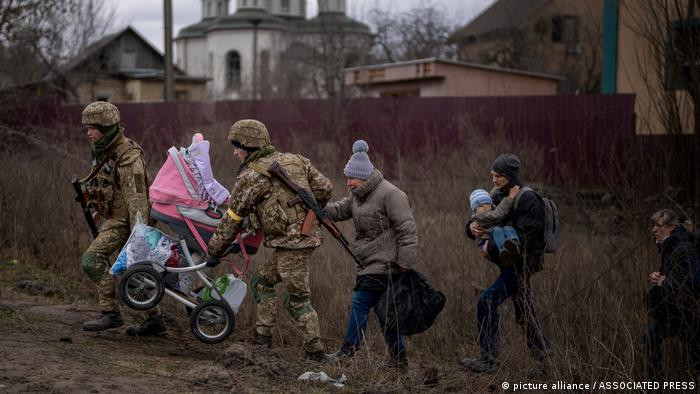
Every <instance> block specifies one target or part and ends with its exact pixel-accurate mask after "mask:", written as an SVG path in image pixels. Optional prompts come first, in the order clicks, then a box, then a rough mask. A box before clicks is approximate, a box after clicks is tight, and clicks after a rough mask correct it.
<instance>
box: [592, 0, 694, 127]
mask: <svg viewBox="0 0 700 394" xmlns="http://www.w3.org/2000/svg"><path fill="white" fill-rule="evenodd" d="M689 1H690V0H678V5H679V6H678V7H676V5H677V4H675V3H674V2H664V1H649V2H643V3H642V2H639V1H636V0H620V1H619V6H615V4H607V3H606V9H605V12H606V14H605V18H606V25H605V45H606V48H610V49H609V50H606V52H605V58H604V65H603V67H604V69H603V92H604V93H633V94H635V95H636V100H635V113H636V130H637V133H639V134H659V133H692V130H693V128H694V123H693V119H694V114H693V111H694V105H693V101H692V99H691V95H690V93H689V90H690V89H689V88H690V84H691V81H690V80H691V78H690V75H691V74H690V73H691V68H694V72H695V73H696V75H697V74H699V73H700V66H698V63H699V62H700V52H698V51H697V49H696V51H695V59H690V58H689V57H688V56H689V53H690V54H692V53H693V51H692V47H691V46H689V45H687V44H690V43H692V42H693V40H692V39H690V38H691V36H692V35H695V40H700V6H696V7H695V13H694V15H692V16H691V18H690V19H688V15H687V12H688V8H687V6H688V5H689ZM693 1H695V0H693ZM696 5H697V4H696ZM678 11H680V12H681V13H682V15H679V13H678ZM694 42H698V41H694ZM695 90H696V91H697V90H698V86H697V85H695Z"/></svg>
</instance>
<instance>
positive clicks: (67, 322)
mask: <svg viewBox="0 0 700 394" xmlns="http://www.w3.org/2000/svg"><path fill="white" fill-rule="evenodd" d="M0 291H1V295H2V300H1V301H0V345H1V346H0V393H5V392H8V393H14V392H41V393H54V392H57V393H67V392H70V393H107V392H110V393H112V392H125V393H135V392H138V393H181V392H207V393H211V392H240V393H260V392H265V393H267V392H280V393H281V392H285V393H289V392H295V393H296V392H310V391H311V392H327V391H329V390H337V389H336V388H334V387H331V386H330V385H328V384H322V383H308V382H300V381H299V380H298V379H297V378H298V377H299V376H300V375H301V374H302V373H303V372H305V371H320V370H323V371H325V372H326V373H328V374H329V375H330V376H340V374H341V373H342V372H345V373H348V371H349V373H348V375H349V377H350V378H351V379H354V382H353V383H354V384H350V385H348V386H345V387H344V388H343V390H345V391H351V392H359V391H361V392H404V391H406V389H408V387H407V386H406V385H410V384H411V381H412V380H415V379H411V378H407V379H405V381H404V382H403V383H401V382H399V381H398V380H397V379H396V377H395V376H393V377H392V376H391V375H390V374H387V375H383V374H378V373H377V371H376V368H374V370H373V376H375V377H376V376H379V377H380V378H379V379H377V380H376V381H374V382H373V383H372V384H368V382H367V380H366V375H367V370H366V369H367V365H355V366H354V367H352V366H350V367H349V369H348V366H345V367H342V368H343V369H342V370H341V367H338V366H323V367H320V366H318V365H316V364H313V363H310V362H307V361H305V360H303V359H302V358H301V357H300V354H299V349H297V348H286V349H284V348H283V349H279V348H273V349H271V350H268V349H260V348H254V347H252V346H251V345H250V344H249V343H246V342H243V341H241V340H237V339H234V340H233V341H231V340H229V341H227V342H224V343H222V344H218V345H206V344H203V343H201V342H198V341H197V340H196V339H194V338H193V337H192V336H191V335H190V333H189V332H187V331H183V329H181V328H180V326H181V324H178V323H177V322H175V321H167V323H168V324H167V325H168V327H169V328H168V331H167V332H166V333H164V334H162V335H159V336H156V337H146V338H134V337H129V336H127V335H125V333H124V327H121V328H116V329H111V330H106V331H103V332H95V333H93V332H85V331H82V329H81V324H82V322H84V321H85V320H89V319H91V318H94V317H95V316H97V315H98V312H97V310H96V307H95V306H94V305H89V304H81V303H77V304H66V303H61V301H60V300H59V299H57V298H56V297H44V296H42V295H38V296H32V295H28V294H26V292H25V291H20V290H18V289H17V288H16V287H14V288H13V287H7V286H3V287H1V288H0ZM353 375H354V376H353ZM417 379H420V378H417ZM419 384H420V383H419ZM458 387H459V386H457V387H454V386H453V387H452V390H448V391H453V390H454V389H457V388H458ZM457 391H461V390H459V389H457Z"/></svg>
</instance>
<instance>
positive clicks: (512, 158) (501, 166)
mask: <svg viewBox="0 0 700 394" xmlns="http://www.w3.org/2000/svg"><path fill="white" fill-rule="evenodd" d="M491 169H492V170H493V171H494V172H497V173H499V174H501V175H503V176H505V177H506V178H508V180H510V181H517V180H518V171H520V159H518V156H516V155H514V154H512V153H506V154H504V155H500V156H498V158H497V159H496V160H495V161H494V162H493V165H492V166H491Z"/></svg>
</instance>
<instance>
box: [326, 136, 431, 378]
mask: <svg viewBox="0 0 700 394" xmlns="http://www.w3.org/2000/svg"><path fill="white" fill-rule="evenodd" d="M352 150H353V155H352V156H351V157H350V160H349V161H348V164H347V165H346V166H345V170H344V173H345V176H347V178H348V181H347V185H348V188H349V189H350V193H349V195H348V196H347V197H345V198H343V199H342V200H340V201H336V202H332V203H329V204H328V205H326V207H325V209H326V211H327V212H328V215H329V217H330V218H331V219H332V220H335V221H343V220H348V219H352V221H353V224H354V225H355V242H354V249H355V253H356V254H357V256H358V257H359V258H360V259H361V260H362V265H361V266H358V267H357V278H356V281H355V288H354V289H353V293H352V303H351V308H350V318H349V320H348V328H347V333H346V335H345V340H344V341H343V345H342V346H341V348H340V349H339V350H338V351H337V352H335V353H333V354H330V355H329V358H330V359H331V360H335V361H340V360H342V359H347V358H350V357H352V356H353V355H354V354H355V352H356V351H357V350H358V349H359V348H360V346H361V345H362V344H363V343H364V342H365V339H364V334H365V328H366V327H367V316H368V314H369V312H370V310H371V309H374V310H375V312H377V309H376V305H377V303H378V302H379V300H380V299H381V298H382V295H384V293H385V292H386V290H387V288H388V286H389V285H390V284H391V283H392V281H396V280H398V278H399V275H400V274H401V272H404V271H408V270H411V269H413V267H414V265H415V263H416V255H417V254H418V237H417V235H416V222H415V220H414V219H413V213H412V211H411V206H410V205H409V203H408V197H407V196H406V193H404V192H403V191H401V189H399V188H398V187H396V186H394V185H393V184H392V183H390V182H389V181H387V180H386V179H384V177H383V176H382V173H381V172H379V170H377V169H375V168H374V166H373V165H372V162H371V161H370V160H369V156H368V155H367V151H368V150H369V146H368V145H367V143H366V142H365V141H363V140H358V141H355V143H354V144H353V146H352ZM377 313H378V312H377ZM382 331H383V334H384V341H385V342H386V345H387V348H388V349H389V355H390V358H389V366H390V367H394V368H399V369H402V370H404V369H406V367H407V366H408V359H407V357H406V350H405V347H404V343H403V341H402V339H401V336H400V335H399V333H398V332H397V331H398V330H395V329H388V328H386V329H385V327H382Z"/></svg>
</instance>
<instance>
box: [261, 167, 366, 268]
mask: <svg viewBox="0 0 700 394" xmlns="http://www.w3.org/2000/svg"><path fill="white" fill-rule="evenodd" d="M267 172H268V173H269V174H270V175H272V176H273V177H274V178H276V179H277V180H279V181H280V182H282V184H284V185H285V186H287V187H288V188H289V189H291V190H292V191H293V192H294V193H296V195H297V196H296V197H294V198H293V199H291V200H289V201H287V206H289V207H291V206H294V205H295V204H299V203H301V204H302V205H303V206H304V207H305V208H306V209H307V210H308V212H307V214H306V217H305V218H304V222H303V223H302V228H301V234H302V235H305V236H309V235H310V234H311V227H312V225H313V222H314V220H315V219H318V221H319V222H320V223H321V225H323V227H325V228H326V230H328V232H329V233H331V235H332V236H333V237H334V238H335V239H337V240H338V241H339V242H340V244H341V245H343V248H345V250H346V251H347V252H348V253H350V256H352V258H353V260H355V263H356V264H357V265H359V266H361V265H362V261H361V260H360V258H359V257H357V256H356V255H355V253H353V252H352V250H351V249H350V243H349V242H348V240H347V239H345V236H343V233H341V232H340V229H338V227H337V226H336V225H335V223H334V222H333V221H332V220H331V219H330V218H329V217H328V213H327V212H326V211H324V210H323V208H321V206H320V205H318V203H317V202H316V199H315V198H314V197H313V196H312V195H311V193H309V191H308V190H306V189H304V188H303V187H300V186H299V185H297V184H296V183H294V181H293V180H292V179H291V178H290V177H289V174H287V171H285V170H284V168H282V166H281V165H280V164H279V163H277V162H274V163H272V164H271V165H270V167H268V169H267Z"/></svg>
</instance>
